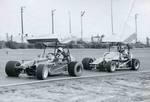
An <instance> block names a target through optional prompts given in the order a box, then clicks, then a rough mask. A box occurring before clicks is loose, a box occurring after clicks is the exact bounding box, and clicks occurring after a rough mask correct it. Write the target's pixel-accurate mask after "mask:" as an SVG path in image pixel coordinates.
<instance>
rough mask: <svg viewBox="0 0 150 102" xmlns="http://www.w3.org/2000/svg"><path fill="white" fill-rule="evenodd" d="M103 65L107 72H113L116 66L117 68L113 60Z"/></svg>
mask: <svg viewBox="0 0 150 102" xmlns="http://www.w3.org/2000/svg"><path fill="white" fill-rule="evenodd" d="M105 67H106V69H107V71H108V72H115V71H116V68H117V65H116V62H115V61H109V62H107V63H106V66H105Z"/></svg>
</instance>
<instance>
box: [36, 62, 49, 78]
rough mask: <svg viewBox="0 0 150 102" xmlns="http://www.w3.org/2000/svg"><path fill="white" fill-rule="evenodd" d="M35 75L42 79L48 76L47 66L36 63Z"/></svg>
mask: <svg viewBox="0 0 150 102" xmlns="http://www.w3.org/2000/svg"><path fill="white" fill-rule="evenodd" d="M36 77H37V79H39V80H44V79H46V78H47V77H48V67H47V66H46V65H44V64H40V65H38V67H37V69H36Z"/></svg>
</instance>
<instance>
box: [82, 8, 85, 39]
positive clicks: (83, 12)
mask: <svg viewBox="0 0 150 102" xmlns="http://www.w3.org/2000/svg"><path fill="white" fill-rule="evenodd" d="M84 14H85V11H81V41H82V40H83V16H84Z"/></svg>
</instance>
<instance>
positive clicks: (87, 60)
mask: <svg viewBox="0 0 150 102" xmlns="http://www.w3.org/2000/svg"><path fill="white" fill-rule="evenodd" d="M92 62H93V59H92V58H84V59H83V60H82V64H83V68H84V69H85V70H92V67H91V66H90V63H92Z"/></svg>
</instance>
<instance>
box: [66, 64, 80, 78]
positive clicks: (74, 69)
mask: <svg viewBox="0 0 150 102" xmlns="http://www.w3.org/2000/svg"><path fill="white" fill-rule="evenodd" d="M82 72H83V65H82V63H79V62H70V63H69V64H68V73H69V75H70V76H81V75H82Z"/></svg>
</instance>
